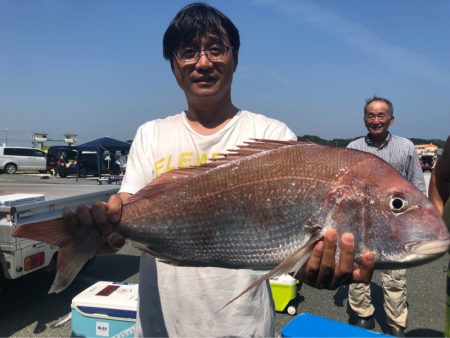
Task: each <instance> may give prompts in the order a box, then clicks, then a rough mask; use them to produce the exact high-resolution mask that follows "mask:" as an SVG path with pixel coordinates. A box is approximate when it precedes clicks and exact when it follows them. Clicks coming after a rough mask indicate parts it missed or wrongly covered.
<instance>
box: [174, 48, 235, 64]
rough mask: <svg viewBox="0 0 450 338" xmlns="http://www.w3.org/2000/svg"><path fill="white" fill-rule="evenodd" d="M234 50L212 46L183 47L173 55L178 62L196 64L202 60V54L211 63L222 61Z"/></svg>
mask: <svg viewBox="0 0 450 338" xmlns="http://www.w3.org/2000/svg"><path fill="white" fill-rule="evenodd" d="M230 50H233V47H232V46H224V45H212V46H211V47H208V48H203V49H199V48H195V47H183V48H179V49H178V50H177V51H176V52H174V53H173V54H174V55H175V57H176V58H177V60H178V61H180V62H182V63H196V62H198V60H200V56H201V55H202V52H203V53H205V55H206V57H207V58H208V59H209V60H210V61H220V60H223V59H225V58H226V57H227V55H228V52H229V51H230Z"/></svg>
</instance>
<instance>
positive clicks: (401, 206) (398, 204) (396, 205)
mask: <svg viewBox="0 0 450 338" xmlns="http://www.w3.org/2000/svg"><path fill="white" fill-rule="evenodd" d="M389 207H390V208H391V210H392V211H393V212H395V213H400V212H403V211H405V210H406V208H407V207H408V202H406V201H405V200H404V199H403V198H401V197H399V196H392V197H391V199H390V200H389Z"/></svg>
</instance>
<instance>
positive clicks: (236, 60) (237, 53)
mask: <svg viewBox="0 0 450 338" xmlns="http://www.w3.org/2000/svg"><path fill="white" fill-rule="evenodd" d="M238 61H239V52H238V51H237V50H234V49H233V62H234V65H233V73H234V72H235V71H236V69H237V65H238Z"/></svg>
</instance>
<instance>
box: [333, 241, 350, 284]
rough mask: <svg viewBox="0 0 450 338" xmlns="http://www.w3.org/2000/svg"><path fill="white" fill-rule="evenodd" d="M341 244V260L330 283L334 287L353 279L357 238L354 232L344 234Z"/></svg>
mask: <svg viewBox="0 0 450 338" xmlns="http://www.w3.org/2000/svg"><path fill="white" fill-rule="evenodd" d="M339 246H340V248H341V251H340V254H339V262H338V264H337V266H336V269H335V272H334V276H333V282H332V283H331V285H330V288H332V289H334V288H337V287H338V286H340V285H342V284H345V283H348V281H350V280H352V276H353V270H354V263H353V258H354V254H355V240H354V237H353V234H351V233H344V234H342V236H341V239H340V242H339Z"/></svg>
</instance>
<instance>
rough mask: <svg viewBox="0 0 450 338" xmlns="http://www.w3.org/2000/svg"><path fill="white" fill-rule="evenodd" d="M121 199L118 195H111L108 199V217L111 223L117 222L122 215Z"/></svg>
mask: <svg viewBox="0 0 450 338" xmlns="http://www.w3.org/2000/svg"><path fill="white" fill-rule="evenodd" d="M122 203H123V202H122V199H121V198H120V196H119V195H116V194H114V195H112V196H111V197H110V198H109V201H108V210H107V214H108V219H109V221H110V222H111V223H118V222H119V221H120V217H121V215H122Z"/></svg>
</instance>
